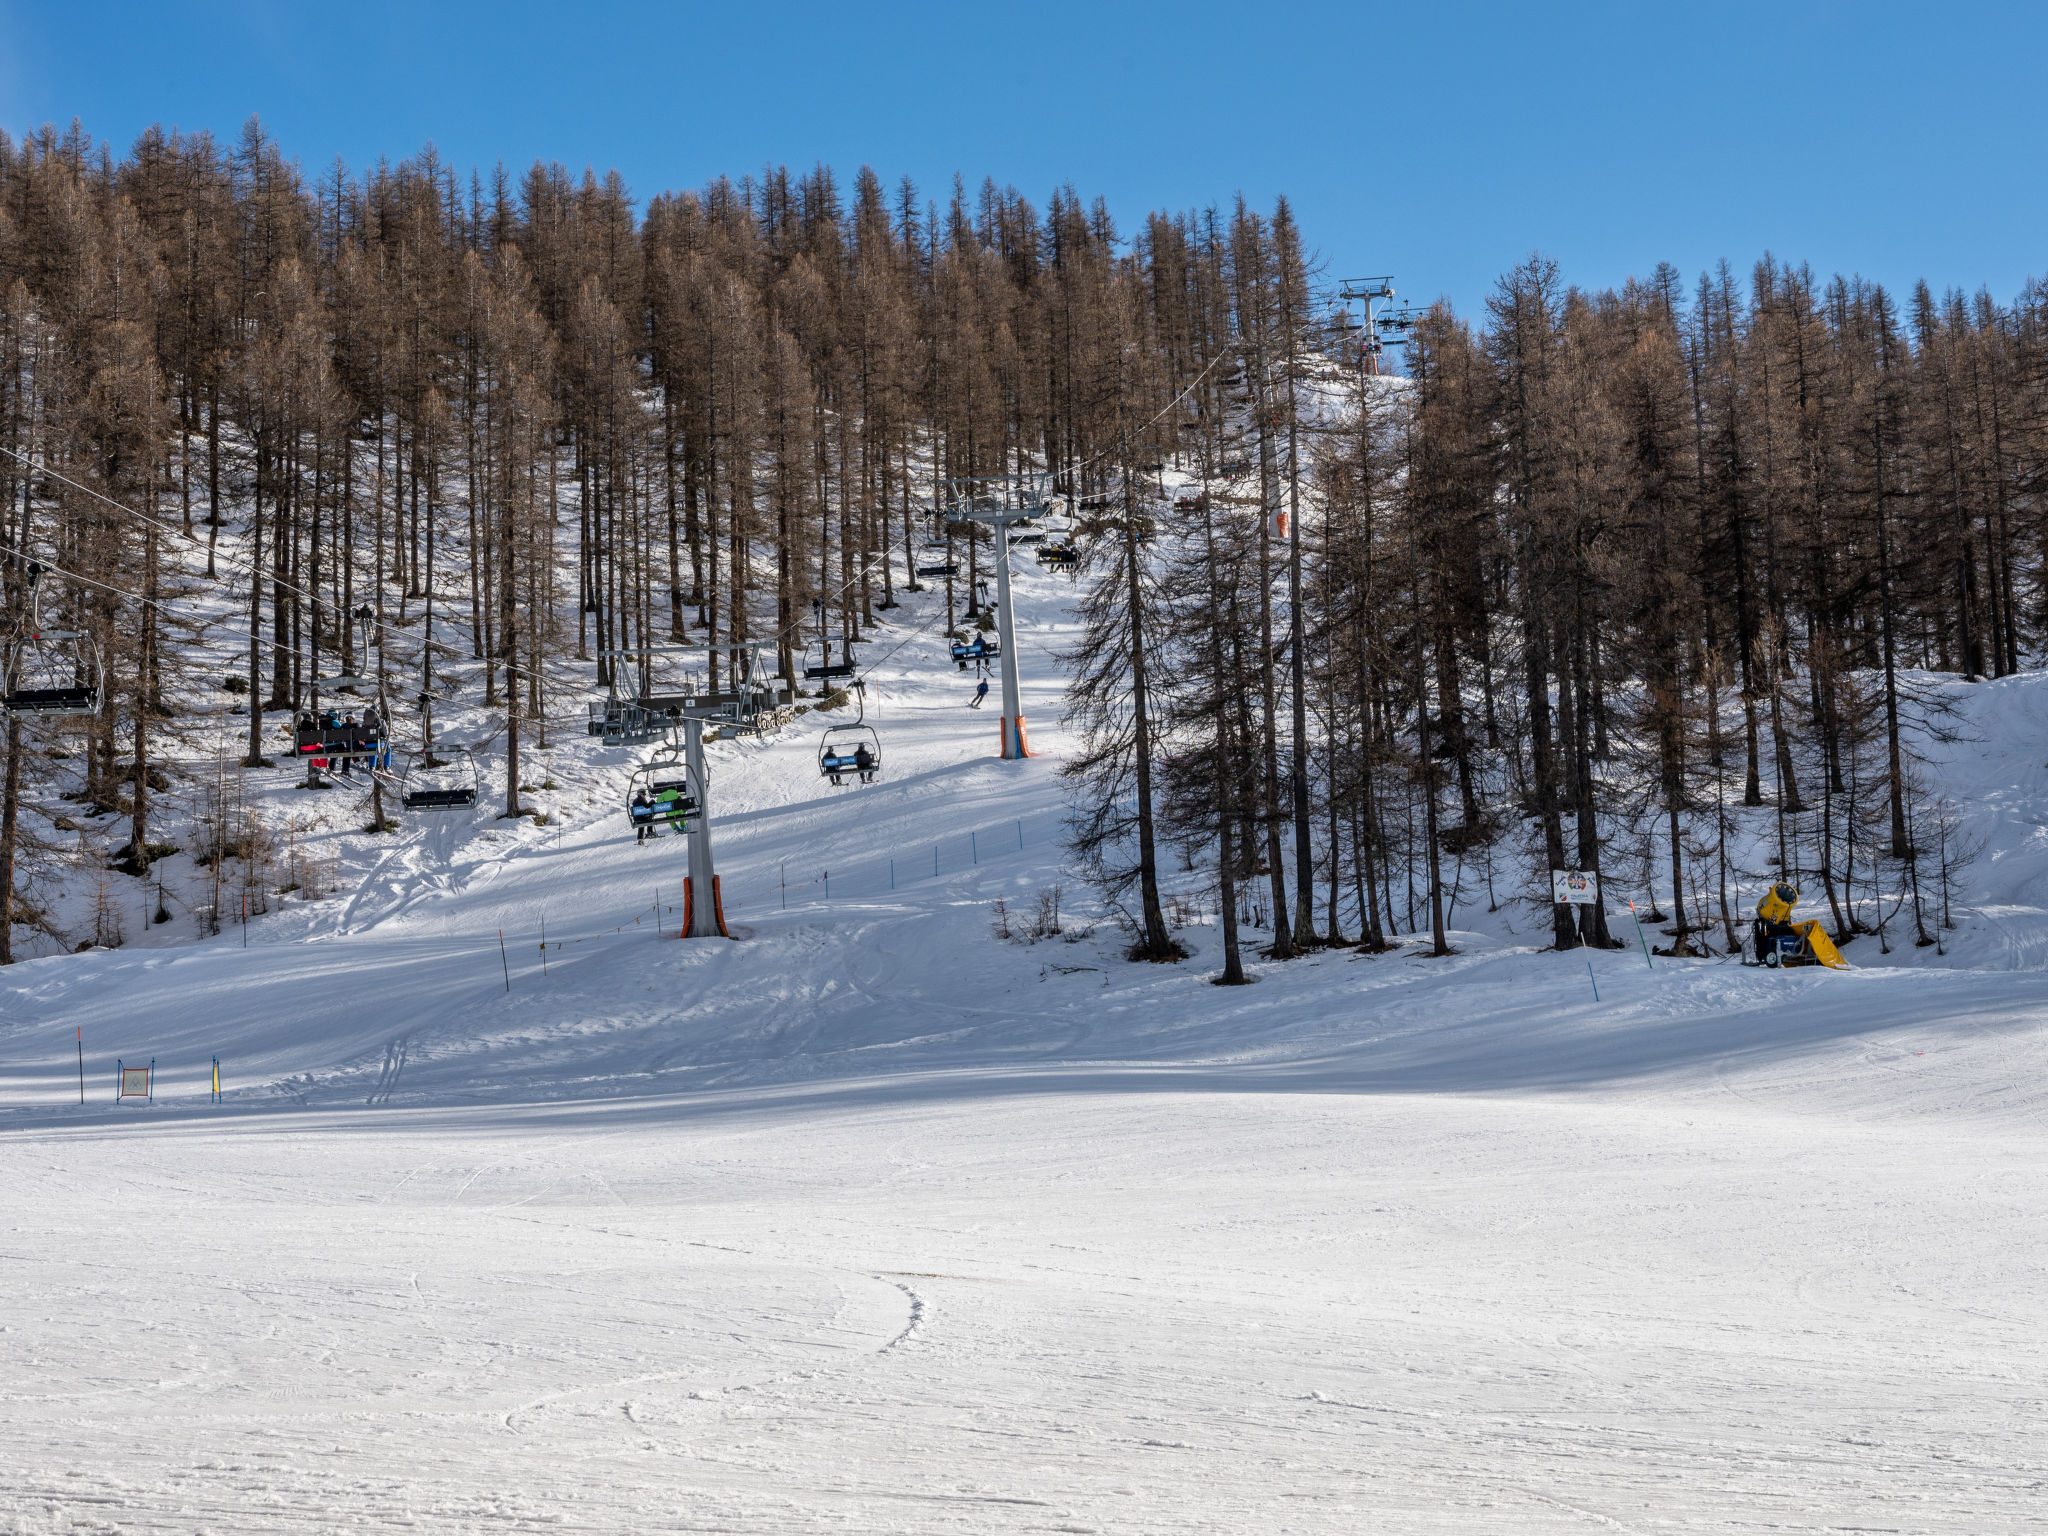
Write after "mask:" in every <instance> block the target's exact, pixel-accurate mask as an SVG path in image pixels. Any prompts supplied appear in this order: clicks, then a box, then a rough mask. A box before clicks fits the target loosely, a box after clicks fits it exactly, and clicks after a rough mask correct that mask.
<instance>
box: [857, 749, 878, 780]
mask: <svg viewBox="0 0 2048 1536" xmlns="http://www.w3.org/2000/svg"><path fill="white" fill-rule="evenodd" d="M853 766H854V768H855V770H856V771H857V772H858V773H859V774H860V781H861V783H863V784H872V783H874V782H875V754H874V753H872V752H870V751H869V750H868V744H867V743H866V742H862V743H861V744H860V745H859V746H857V747H855V748H854V749H853Z"/></svg>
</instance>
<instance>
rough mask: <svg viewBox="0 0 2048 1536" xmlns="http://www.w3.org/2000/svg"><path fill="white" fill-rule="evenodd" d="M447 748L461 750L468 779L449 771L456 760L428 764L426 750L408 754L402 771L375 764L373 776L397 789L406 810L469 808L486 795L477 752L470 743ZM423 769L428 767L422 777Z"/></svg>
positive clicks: (452, 750)
mask: <svg viewBox="0 0 2048 1536" xmlns="http://www.w3.org/2000/svg"><path fill="white" fill-rule="evenodd" d="M448 750H450V751H451V752H455V753H458V754H460V757H461V760H462V762H463V763H465V764H467V765H468V767H469V780H468V782H467V783H465V782H463V779H462V776H461V774H460V773H457V772H452V771H449V770H452V769H453V768H454V767H455V766H456V765H455V764H453V763H442V764H440V765H438V766H436V767H433V768H429V767H428V766H427V759H426V756H425V754H424V753H423V752H415V753H408V754H406V760H405V768H404V770H403V771H402V772H400V773H396V774H394V773H392V772H391V771H390V770H389V769H388V768H378V767H374V766H373V767H372V768H371V769H370V776H371V777H372V778H374V779H376V780H377V782H378V783H380V784H383V785H385V786H386V787H387V788H389V789H392V790H394V791H396V792H397V795H398V803H399V806H400V807H401V808H402V809H404V810H408V811H466V810H469V809H471V808H472V807H474V806H475V805H476V803H477V801H479V800H480V799H482V798H483V775H482V773H481V772H479V771H478V769H477V765H476V754H475V753H473V752H471V751H470V750H469V748H467V747H450V748H449V749H448ZM386 760H387V761H388V758H387V759H386ZM422 770H425V774H426V776H425V777H421V771H422Z"/></svg>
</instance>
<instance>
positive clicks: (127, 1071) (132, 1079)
mask: <svg viewBox="0 0 2048 1536" xmlns="http://www.w3.org/2000/svg"><path fill="white" fill-rule="evenodd" d="M121 1097H122V1098H124V1099H146V1098H148V1097H149V1068H147V1067H123V1068H122V1069H121Z"/></svg>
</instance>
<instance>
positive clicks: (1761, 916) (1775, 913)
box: [1753, 881, 1849, 971]
mask: <svg viewBox="0 0 2048 1536" xmlns="http://www.w3.org/2000/svg"><path fill="white" fill-rule="evenodd" d="M1798 905H1799V892H1798V890H1797V889H1796V888H1795V887H1793V886H1790V885H1786V884H1784V883H1783V882H1782V881H1781V882H1780V883H1779V884H1777V885H1774V886H1772V887H1771V888H1770V889H1769V890H1768V891H1766V892H1764V899H1763V900H1762V901H1760V902H1758V903H1757V904H1756V922H1755V924H1754V925H1753V932H1754V935H1755V939H1756V963H1757V964H1758V965H1766V966H1769V967H1771V968H1772V969H1774V970H1777V969H1782V968H1784V967H1786V966H1795V965H1825V966H1827V967H1829V968H1830V969H1831V970H1837V971H1846V970H1847V969H1849V962H1848V961H1846V960H1844V959H1843V958H1842V952H1841V951H1840V950H1839V949H1837V948H1835V941H1834V940H1833V939H1831V938H1829V937H1828V936H1827V932H1826V930H1824V929H1823V928H1822V927H1821V925H1820V924H1819V922H1817V921H1815V920H1814V919H1811V918H1809V919H1807V920H1806V921H1804V922H1796V923H1795V922H1794V921H1793V920H1792V909H1793V908H1794V907H1796V906H1798Z"/></svg>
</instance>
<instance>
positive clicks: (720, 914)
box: [676, 875, 732, 939]
mask: <svg viewBox="0 0 2048 1536" xmlns="http://www.w3.org/2000/svg"><path fill="white" fill-rule="evenodd" d="M693 883H694V882H693V881H692V880H691V879H690V877H689V876H688V875H685V876H683V926H682V930H681V931H680V932H679V933H677V934H676V937H677V938H679V939H687V938H688V937H689V936H690V921H691V919H692V918H693V917H694V916H695V915H696V906H697V898H696V893H695V892H694V891H692V890H691V886H692V884H693ZM711 920H712V921H713V922H715V923H716V924H718V936H719V937H720V938H722V939H729V938H731V937H732V935H731V934H729V933H727V932H726V931H725V900H724V898H723V896H722V895H721V894H720V892H719V889H718V876H716V875H713V876H712V877H711Z"/></svg>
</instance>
